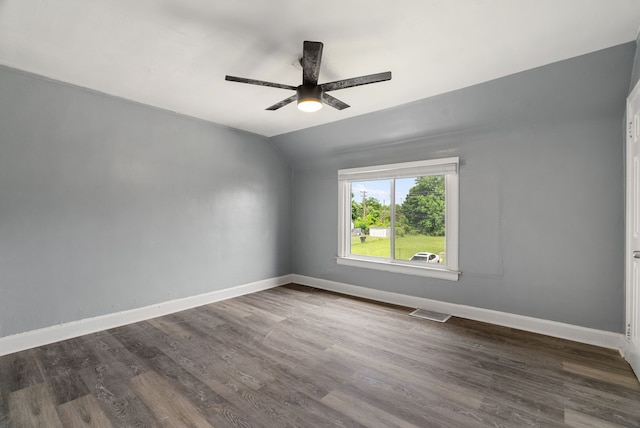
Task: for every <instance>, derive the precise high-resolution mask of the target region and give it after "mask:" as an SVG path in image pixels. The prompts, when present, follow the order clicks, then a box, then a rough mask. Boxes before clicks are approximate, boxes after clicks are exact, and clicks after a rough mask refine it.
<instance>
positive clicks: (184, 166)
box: [0, 67, 291, 337]
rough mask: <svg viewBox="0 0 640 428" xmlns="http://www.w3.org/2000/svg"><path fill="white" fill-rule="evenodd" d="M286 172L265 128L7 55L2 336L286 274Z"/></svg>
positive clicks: (0, 96) (0, 202)
mask: <svg viewBox="0 0 640 428" xmlns="http://www.w3.org/2000/svg"><path fill="white" fill-rule="evenodd" d="M212 102H215V101H212ZM290 180H291V170H290V167H289V165H288V163H287V161H286V160H285V159H284V158H283V157H282V155H281V154H280V153H279V151H278V150H277V149H276V148H274V147H273V145H272V144H271V143H270V142H269V141H268V140H266V139H265V138H262V137H258V136H255V135H252V134H247V133H243V132H239V131H235V130H232V129H228V128H224V127H220V126H217V125H214V124H211V123H207V122H204V121H200V120H195V119H192V118H188V117H184V116H180V115H176V114H173V113H171V112H167V111H163V110H159V109H154V108H151V107H147V106H143V105H139V104H135V103H131V102H128V101H124V100H121V99H117V98H113V97H109V96H106V95H103V94H99V93H95V92H92V91H88V90H85V89H81V88H77V87H73V86H69V85H65V84H61V83H58V82H52V81H49V80H46V79H43V78H39V77H36V76H33V75H29V74H26V73H23V72H18V71H16V70H12V69H9V68H4V67H0V337H1V336H6V335H10V334H14V333H20V332H24V331H28V330H32V329H36V328H40V327H45V326H50V325H55V324H59V323H64V322H69V321H73V320H79V319H83V318H88V317H94V316H97V315H101V314H107V313H111V312H115V311H120V310H125V309H132V308H136V307H141V306H146V305H150V304H153V303H157V302H162V301H166V300H170V299H175V298H179V297H186V296H193V295H197V294H201V293H206V292H209V291H214V290H220V289H223V288H228V287H231V286H235V285H240V284H245V283H248V282H252V281H257V280H262V279H266V278H272V277H277V276H280V275H284V274H288V273H290V271H291V266H290V245H291V239H290Z"/></svg>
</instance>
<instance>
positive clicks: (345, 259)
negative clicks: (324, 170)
mask: <svg viewBox="0 0 640 428" xmlns="http://www.w3.org/2000/svg"><path fill="white" fill-rule="evenodd" d="M459 166H460V161H459V158H457V157H450V158H443V159H431V160H424V161H416V162H404V163H394V164H387V165H375V166H368V167H362V168H349V169H341V170H339V171H338V186H339V190H338V194H339V200H338V209H339V210H340V211H339V213H338V233H339V235H338V257H337V259H336V261H337V263H338V264H340V265H346V266H354V267H359V268H365V269H377V270H383V271H388V272H396V273H403V274H408V275H418V276H425V277H430V278H438V279H446V280H450V281H457V280H458V277H459V275H460V271H459V269H458V225H459V219H458V218H459V191H460V189H459V180H458V170H459ZM427 175H444V177H445V251H446V253H447V257H446V263H447V264H446V265H445V266H443V265H435V264H433V265H428V266H425V264H424V263H417V262H411V261H407V260H395V259H393V258H383V257H367V256H362V255H356V254H351V183H352V182H354V181H365V180H392V179H395V178H408V177H421V176H427ZM391 183H392V189H391V201H390V206H391V207H392V212H395V208H394V207H395V189H393V183H394V182H393V181H391ZM394 217H395V216H394V215H393V214H392V221H391V239H392V240H393V239H394V237H395V231H394V229H395V224H394V223H395V221H394Z"/></svg>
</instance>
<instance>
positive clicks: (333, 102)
mask: <svg viewBox="0 0 640 428" xmlns="http://www.w3.org/2000/svg"><path fill="white" fill-rule="evenodd" d="M322 102H324V103H325V104H326V105H328V106H331V107H333V108H335V109H338V110H344V109H346V108H349V104H347V103H345V102H342V101H340V100H339V99H337V98H335V97H332V96H331V95H329V94H322Z"/></svg>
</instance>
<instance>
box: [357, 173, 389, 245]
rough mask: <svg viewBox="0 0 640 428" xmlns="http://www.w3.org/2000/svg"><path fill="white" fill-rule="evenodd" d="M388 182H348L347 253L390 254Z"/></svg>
mask: <svg viewBox="0 0 640 428" xmlns="http://www.w3.org/2000/svg"><path fill="white" fill-rule="evenodd" d="M390 195H391V181H390V180H376V181H354V182H352V183H351V254H356V255H362V256H372V257H384V258H390V257H391V214H390V212H389V208H390V199H391V196H390Z"/></svg>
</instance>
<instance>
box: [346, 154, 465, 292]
mask: <svg viewBox="0 0 640 428" xmlns="http://www.w3.org/2000/svg"><path fill="white" fill-rule="evenodd" d="M458 165H459V161H458V158H457V157H456V158H445V159H435V160H426V161H418V162H406V163H399V164H390V165H377V166H372V167H364V168H351V169H342V170H340V171H338V183H339V189H340V190H339V197H340V200H339V204H338V205H339V209H340V216H339V222H340V224H339V234H340V235H339V248H338V259H337V261H338V263H339V264H343V265H349V266H357V267H363V268H370V269H379V270H386V271H391V272H400V273H406V274H411V275H420V276H429V277H433V278H440V279H448V280H454V281H457V280H458V275H459V273H460V272H458Z"/></svg>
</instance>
